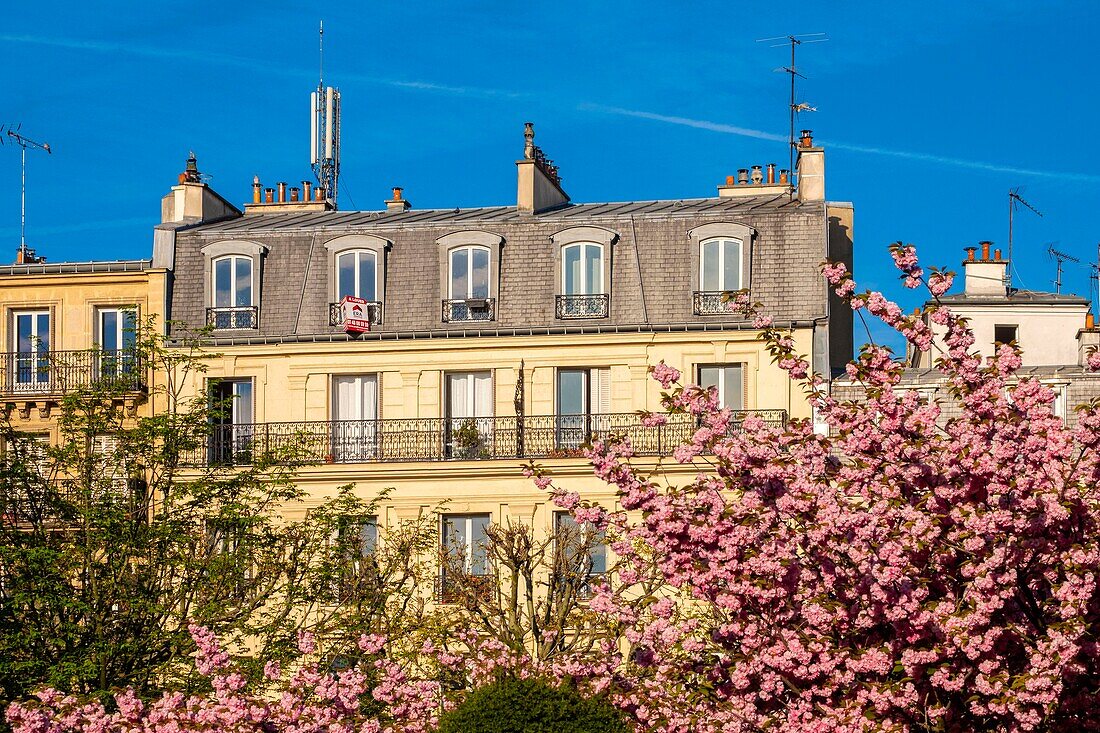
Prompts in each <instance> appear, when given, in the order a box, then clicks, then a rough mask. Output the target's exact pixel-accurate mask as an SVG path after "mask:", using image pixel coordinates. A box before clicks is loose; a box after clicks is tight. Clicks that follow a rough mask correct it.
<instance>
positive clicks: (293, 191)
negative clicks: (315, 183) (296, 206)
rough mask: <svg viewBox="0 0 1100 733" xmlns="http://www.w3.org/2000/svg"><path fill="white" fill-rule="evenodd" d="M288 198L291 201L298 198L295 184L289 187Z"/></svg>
mask: <svg viewBox="0 0 1100 733" xmlns="http://www.w3.org/2000/svg"><path fill="white" fill-rule="evenodd" d="M290 200H291V201H297V200H298V187H297V186H291V187H290Z"/></svg>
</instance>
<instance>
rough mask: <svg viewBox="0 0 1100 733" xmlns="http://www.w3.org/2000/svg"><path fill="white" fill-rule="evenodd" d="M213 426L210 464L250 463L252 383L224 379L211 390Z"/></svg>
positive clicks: (246, 380)
mask: <svg viewBox="0 0 1100 733" xmlns="http://www.w3.org/2000/svg"><path fill="white" fill-rule="evenodd" d="M210 408H211V411H212V415H213V425H212V426H211V432H210V461H211V462H212V463H216V464H247V463H251V462H252V436H253V429H254V426H253V424H252V422H253V403H252V380H251V379H223V380H219V381H217V382H214V383H213V384H212V385H211V388H210Z"/></svg>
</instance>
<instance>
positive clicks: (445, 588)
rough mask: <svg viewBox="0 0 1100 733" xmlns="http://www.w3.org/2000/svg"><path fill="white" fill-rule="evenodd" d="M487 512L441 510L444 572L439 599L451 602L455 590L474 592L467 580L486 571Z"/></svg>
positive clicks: (486, 573) (487, 562) (479, 576)
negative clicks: (447, 512) (457, 512)
mask: <svg viewBox="0 0 1100 733" xmlns="http://www.w3.org/2000/svg"><path fill="white" fill-rule="evenodd" d="M489 520H490V515H488V514H444V515H443V517H442V520H441V529H440V535H441V545H442V560H443V572H442V577H441V582H442V587H441V589H440V590H441V593H440V600H441V601H442V602H443V603H450V602H452V601H453V600H454V599H455V593H456V591H460V590H462V589H464V588H465V589H468V590H471V591H474V592H477V586H476V585H474V586H473V587H471V585H470V584H469V582H468V579H469V578H470V576H473V579H480V578H487V577H488V575H489V569H490V568H489V553H488V550H487V548H488V542H489V531H488V530H489Z"/></svg>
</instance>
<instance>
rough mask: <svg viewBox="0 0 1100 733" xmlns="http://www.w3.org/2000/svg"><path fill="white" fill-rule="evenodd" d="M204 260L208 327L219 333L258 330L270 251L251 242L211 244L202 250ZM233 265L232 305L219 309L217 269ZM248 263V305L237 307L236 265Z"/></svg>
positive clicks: (223, 241)
mask: <svg viewBox="0 0 1100 733" xmlns="http://www.w3.org/2000/svg"><path fill="white" fill-rule="evenodd" d="M200 251H201V252H202V255H203V258H204V260H205V267H204V272H205V275H204V278H203V282H204V291H205V292H204V301H205V303H206V306H207V307H206V323H207V324H208V325H210V326H213V327H214V329H215V330H218V331H231V330H232V331H240V330H254V329H257V328H258V327H259V322H260V304H261V303H262V297H263V258H264V255H265V254H266V253H267V247H265V246H264V245H262V244H259V243H258V242H252V241H249V240H239V239H231V240H222V241H218V242H212V243H211V244H208V245H206V246H205V247H203V248H202V249H201V250H200ZM226 260H229V262H230V300H231V301H232V304H231V305H228V306H226V305H219V304H218V302H217V297H218V290H217V285H218V282H217V266H218V263H220V262H224V261H226ZM238 260H240V261H247V262H248V263H249V270H250V272H249V301H250V302H249V304H248V305H238V304H237V303H236V300H237V298H236V292H237V290H236V288H237V268H238V265H237V261H238Z"/></svg>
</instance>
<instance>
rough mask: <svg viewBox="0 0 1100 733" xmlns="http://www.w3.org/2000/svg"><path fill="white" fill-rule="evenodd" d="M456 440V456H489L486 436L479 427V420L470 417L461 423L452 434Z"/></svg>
mask: <svg viewBox="0 0 1100 733" xmlns="http://www.w3.org/2000/svg"><path fill="white" fill-rule="evenodd" d="M452 438H453V440H454V457H455V458H464V459H467V460H468V459H473V458H488V457H489V451H488V449H487V447H486V445H485V436H484V435H482V434H481V431H480V430H478V428H477V420H476V419H474V418H472V417H469V418H466V419H465V420H464V421H463V422H462V424H461V425H459V426H458V427H457V428H456V429H455V431H454V433H453V434H452Z"/></svg>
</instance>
